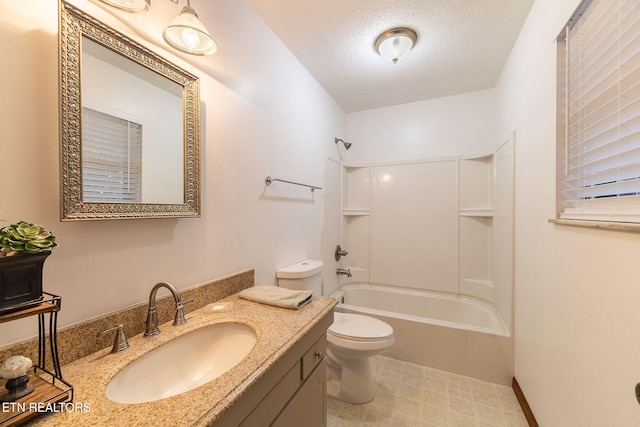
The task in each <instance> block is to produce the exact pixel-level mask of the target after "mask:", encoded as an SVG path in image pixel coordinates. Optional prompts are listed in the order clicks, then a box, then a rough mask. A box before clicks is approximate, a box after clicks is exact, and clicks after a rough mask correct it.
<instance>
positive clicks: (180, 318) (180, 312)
mask: <svg viewBox="0 0 640 427" xmlns="http://www.w3.org/2000/svg"><path fill="white" fill-rule="evenodd" d="M190 302H193V299H188V300H186V301H178V303H177V304H176V317H175V318H174V319H173V326H178V325H183V324H185V323H187V319H185V317H184V305H185V304H189V303H190Z"/></svg>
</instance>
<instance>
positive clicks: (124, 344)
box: [96, 323, 129, 353]
mask: <svg viewBox="0 0 640 427" xmlns="http://www.w3.org/2000/svg"><path fill="white" fill-rule="evenodd" d="M111 331H116V336H115V339H114V340H113V348H111V353H120V352H121V351H125V350H126V349H128V348H129V342H128V341H127V336H126V335H125V334H124V325H123V324H122V323H121V324H119V325H118V326H114V327H113V328H109V329H106V330H104V331H102V332H98V334H97V335H96V339H98V338H100V337H102V336H103V335H104V334H106V333H108V332H111Z"/></svg>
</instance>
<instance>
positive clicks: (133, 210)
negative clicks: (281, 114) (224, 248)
mask: <svg viewBox="0 0 640 427" xmlns="http://www.w3.org/2000/svg"><path fill="white" fill-rule="evenodd" d="M59 17H60V21H59V34H60V40H59V49H60V52H59V55H60V58H59V60H60V87H59V90H60V147H61V148H60V149H61V181H62V182H61V193H62V194H61V197H62V200H61V216H62V220H63V221H71V220H99V219H127V218H174V217H198V216H200V81H199V79H198V77H196V76H194V75H193V74H191V73H189V72H187V71H185V70H183V69H181V68H180V67H178V66H176V65H174V64H172V63H171V62H169V61H167V60H166V59H164V58H162V57H161V56H159V55H158V54H156V53H154V52H152V51H150V50H149V49H147V48H145V47H143V46H141V45H140V44H138V43H137V42H135V41H133V40H131V39H130V38H128V37H127V36H125V35H123V34H121V33H119V32H117V31H115V30H114V29H112V28H110V27H108V26H106V25H105V24H103V23H102V22H100V21H98V20H96V19H94V18H93V17H91V16H89V15H87V14H86V13H85V12H83V11H81V10H79V9H77V8H75V7H74V6H72V5H70V4H69V3H66V2H65V1H63V0H61V1H60V13H59ZM84 37H86V38H88V39H90V40H92V41H94V42H96V43H98V44H100V45H102V46H104V47H106V48H108V49H110V50H112V51H113V52H116V53H117V54H119V55H121V56H122V57H124V58H128V59H130V60H131V61H134V62H135V63H137V64H140V65H142V66H144V67H146V68H147V69H149V70H152V71H154V72H155V73H157V74H159V75H160V76H163V77H164V78H166V79H169V80H170V81H172V82H175V83H177V84H178V85H180V86H181V87H182V102H183V112H184V117H182V118H181V119H182V123H183V126H184V129H183V130H184V138H183V139H184V141H179V142H176V143H181V144H183V147H184V177H178V178H180V179H182V178H183V179H184V180H183V182H184V201H183V203H176V204H166V203H128V202H123V203H120V202H116V203H113V202H88V201H85V200H83V186H82V185H83V182H82V181H83V179H82V136H81V135H82V131H81V123H82V101H81V99H82V98H81V87H82V74H81V58H82V42H83V38H84ZM150 143H152V141H151V142H150Z"/></svg>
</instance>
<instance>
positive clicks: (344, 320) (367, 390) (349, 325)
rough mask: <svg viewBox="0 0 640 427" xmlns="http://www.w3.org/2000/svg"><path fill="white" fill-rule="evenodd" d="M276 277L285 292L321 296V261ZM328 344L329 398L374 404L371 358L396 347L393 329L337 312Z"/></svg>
mask: <svg viewBox="0 0 640 427" xmlns="http://www.w3.org/2000/svg"><path fill="white" fill-rule="evenodd" d="M276 276H277V278H278V285H279V286H281V287H283V288H287V289H297V290H302V289H304V290H308V289H313V290H314V295H322V262H321V261H315V260H305V261H301V262H299V263H297V264H294V265H290V266H289V267H285V268H283V269H280V270H278V271H277V274H276ZM327 341H328V345H327V347H328V348H327V359H328V364H327V366H328V369H327V394H328V395H329V396H330V397H332V398H334V399H337V400H340V401H343V402H348V403H366V402H369V401H371V400H372V399H373V398H374V397H375V395H376V389H375V383H374V381H373V376H372V375H371V368H370V365H369V358H370V357H372V356H375V355H377V354H380V353H382V352H383V351H385V350H386V349H388V348H389V347H391V346H392V345H393V343H394V341H395V339H394V337H393V328H392V327H391V326H389V325H388V324H386V323H385V322H383V321H381V320H378V319H374V318H373V317H369V316H363V315H360V314H350V313H338V312H336V313H334V322H333V324H332V325H331V326H330V327H329V329H328V330H327Z"/></svg>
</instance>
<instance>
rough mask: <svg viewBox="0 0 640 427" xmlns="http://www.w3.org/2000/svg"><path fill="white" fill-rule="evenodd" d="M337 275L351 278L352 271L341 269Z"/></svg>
mask: <svg viewBox="0 0 640 427" xmlns="http://www.w3.org/2000/svg"><path fill="white" fill-rule="evenodd" d="M336 274H337V275H343V276H347V277H351V270H350V269H348V268H339V269H337V270H336Z"/></svg>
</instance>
